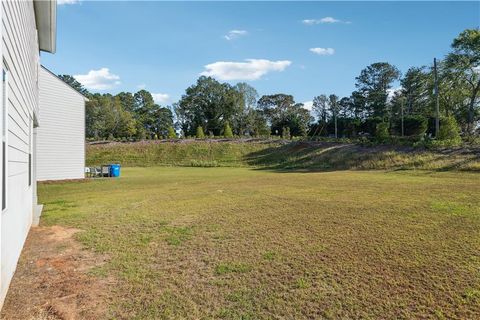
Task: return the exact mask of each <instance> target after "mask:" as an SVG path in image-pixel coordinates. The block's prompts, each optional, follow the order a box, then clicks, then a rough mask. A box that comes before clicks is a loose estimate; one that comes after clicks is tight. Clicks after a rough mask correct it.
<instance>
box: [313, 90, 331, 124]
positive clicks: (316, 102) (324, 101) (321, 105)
mask: <svg viewBox="0 0 480 320" xmlns="http://www.w3.org/2000/svg"><path fill="white" fill-rule="evenodd" d="M313 112H314V113H315V114H316V115H317V117H318V119H319V120H320V121H322V122H323V123H326V122H327V117H328V98H327V96H326V95H324V94H321V95H319V96H316V97H314V98H313Z"/></svg>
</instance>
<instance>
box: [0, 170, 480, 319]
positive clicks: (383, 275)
mask: <svg viewBox="0 0 480 320" xmlns="http://www.w3.org/2000/svg"><path fill="white" fill-rule="evenodd" d="M39 194H40V201H41V202H42V203H44V204H45V209H44V214H43V217H42V222H41V223H42V228H48V227H50V226H57V227H58V226H61V227H64V228H75V230H80V231H78V232H75V233H74V236H75V239H77V240H78V241H79V243H80V244H82V246H83V247H84V249H82V250H87V251H89V252H94V253H95V254H98V255H99V256H101V257H102V259H103V260H105V261H106V262H104V263H102V264H99V265H96V266H93V267H91V268H90V269H88V271H85V272H86V274H87V275H88V276H89V277H90V278H91V279H94V280H95V279H97V281H99V283H105V279H109V281H111V280H112V279H114V282H113V283H115V285H110V286H103V287H105V289H104V290H106V291H105V292H103V293H102V296H106V297H107V298H106V299H105V301H106V302H105V315H104V316H105V318H120V319H185V318H189V319H213V318H226V319H272V318H273V319H275V318H276V319H285V318H288V319H302V318H303V319H313V318H326V319H338V318H344V319H345V318H364V319H365V318H366V319H368V318H382V319H412V318H438V319H447V318H448V319H478V318H479V317H480V177H479V175H478V173H468V172H428V171H397V172H385V171H332V172H316V173H314V172H308V173H302V172H278V171H267V170H254V169H248V168H178V167H161V168H160V167H149V168H124V169H123V171H122V177H121V178H120V179H99V180H93V181H89V182H86V183H78V182H68V183H60V184H58V183H57V184H41V185H40V186H39ZM59 250H61V248H60V249H59ZM105 257H107V258H105ZM25 259H27V258H23V261H25V262H24V264H25V265H27V264H28V263H27V261H28V260H25ZM89 261H90V260H89ZM30 265H32V264H30ZM103 287H102V288H103ZM7 300H8V299H7ZM6 308H7V310H8V301H7V307H6Z"/></svg>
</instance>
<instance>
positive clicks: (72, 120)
mask: <svg viewBox="0 0 480 320" xmlns="http://www.w3.org/2000/svg"><path fill="white" fill-rule="evenodd" d="M39 86H40V100H39V104H40V115H39V117H40V125H39V127H38V128H37V180H38V181H44V180H63V179H81V178H84V177H85V98H84V97H83V96H82V95H80V94H79V93H78V92H77V91H75V90H74V89H72V88H71V87H70V86H69V85H67V84H66V83H64V82H63V81H62V80H60V79H59V78H57V77H56V76H55V75H53V74H51V73H50V72H49V71H48V70H45V69H44V68H43V67H41V68H40V78H39Z"/></svg>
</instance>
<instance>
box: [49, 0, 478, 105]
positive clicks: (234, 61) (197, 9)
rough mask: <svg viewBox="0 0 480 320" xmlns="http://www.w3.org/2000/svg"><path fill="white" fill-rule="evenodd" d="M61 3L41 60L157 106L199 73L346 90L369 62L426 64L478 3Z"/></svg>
mask: <svg viewBox="0 0 480 320" xmlns="http://www.w3.org/2000/svg"><path fill="white" fill-rule="evenodd" d="M59 2H67V3H65V4H62V5H59V7H58V26H57V27H58V35H57V53H56V54H54V55H51V54H47V53H42V58H41V59H42V63H43V64H44V65H45V66H46V67H47V68H49V69H50V70H52V71H53V72H55V73H57V74H71V75H75V76H76V77H77V79H79V80H80V81H81V82H83V84H84V85H86V86H87V87H88V88H89V89H90V90H91V91H94V92H111V93H117V92H120V91H130V92H135V91H138V90H139V89H140V88H145V89H147V90H149V91H150V92H152V93H154V94H155V99H156V100H157V102H159V103H161V104H162V105H167V104H171V103H172V102H175V101H177V100H178V99H179V98H180V97H181V95H182V94H183V93H184V91H185V89H186V88H187V87H188V86H190V85H191V84H193V83H194V82H195V81H196V79H197V78H198V77H199V75H200V74H202V73H203V74H208V75H212V76H214V77H215V78H217V79H219V80H223V81H228V82H230V83H236V82H240V81H246V82H248V83H249V84H251V85H252V86H254V87H255V88H256V89H257V91H258V92H259V94H260V95H262V94H273V93H280V92H281V93H288V94H292V95H294V97H295V99H296V101H297V102H305V101H310V100H312V98H313V97H314V96H316V95H319V94H322V93H325V94H330V93H336V94H338V95H340V96H345V95H349V94H350V93H351V91H352V90H354V88H355V87H354V85H355V77H356V76H357V75H358V74H359V73H360V71H361V69H362V68H364V67H365V66H367V65H368V64H371V63H373V62H378V61H388V62H390V63H392V64H394V65H396V66H397V67H398V68H399V69H400V70H401V71H402V72H405V71H406V70H407V69H408V67H410V66H421V65H427V64H430V63H431V61H432V59H433V57H437V58H441V57H443V56H444V55H445V54H446V53H448V52H449V50H450V44H451V42H452V39H453V38H454V37H455V36H457V35H458V34H459V33H460V32H461V31H462V30H464V29H466V28H477V27H478V26H479V25H480V4H479V2H159V1H155V2H154V1H150V2H139V1H136V2H118V1H110V2H94V1H80V2H79V1H77V0H60V1H59Z"/></svg>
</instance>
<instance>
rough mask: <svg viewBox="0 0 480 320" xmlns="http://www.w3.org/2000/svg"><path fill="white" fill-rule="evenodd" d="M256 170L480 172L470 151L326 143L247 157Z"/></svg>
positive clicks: (285, 147) (281, 148) (286, 147)
mask: <svg viewBox="0 0 480 320" xmlns="http://www.w3.org/2000/svg"><path fill="white" fill-rule="evenodd" d="M244 160H245V161H246V163H247V164H248V165H250V166H254V167H256V168H257V170H274V171H278V172H327V171H338V170H393V171H397V170H412V169H422V170H432V171H449V170H465V171H480V154H479V153H478V152H475V151H472V150H465V149H457V150H442V151H438V152H433V151H427V150H418V149H414V148H411V147H404V146H391V145H378V146H362V145H358V144H339V143H327V142H291V143H288V144H284V145H280V146H274V147H269V148H266V149H263V150H260V151H256V152H252V153H250V154H248V155H247V156H246V157H245V159H244Z"/></svg>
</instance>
